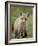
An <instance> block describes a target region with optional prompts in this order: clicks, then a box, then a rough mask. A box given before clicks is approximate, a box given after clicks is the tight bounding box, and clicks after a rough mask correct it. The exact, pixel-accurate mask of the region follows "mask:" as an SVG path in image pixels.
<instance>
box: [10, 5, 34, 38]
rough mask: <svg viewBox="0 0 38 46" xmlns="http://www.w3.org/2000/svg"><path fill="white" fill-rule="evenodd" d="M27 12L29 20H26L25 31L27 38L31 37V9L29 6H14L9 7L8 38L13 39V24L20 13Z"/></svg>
mask: <svg viewBox="0 0 38 46" xmlns="http://www.w3.org/2000/svg"><path fill="white" fill-rule="evenodd" d="M22 12H23V13H27V12H29V20H28V30H27V34H28V36H27V38H30V37H32V35H33V33H32V32H33V30H32V29H33V27H32V26H33V21H32V20H33V16H32V14H33V7H31V6H16V5H15V6H14V5H10V32H11V33H10V38H14V22H15V20H16V19H17V18H18V17H19V16H20V13H22Z"/></svg>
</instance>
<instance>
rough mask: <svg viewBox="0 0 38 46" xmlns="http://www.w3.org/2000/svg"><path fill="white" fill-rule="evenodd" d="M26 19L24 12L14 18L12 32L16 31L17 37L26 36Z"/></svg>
mask: <svg viewBox="0 0 38 46" xmlns="http://www.w3.org/2000/svg"><path fill="white" fill-rule="evenodd" d="M27 20H28V15H27V14H25V13H22V15H21V16H19V17H18V18H17V19H16V20H15V23H14V32H15V33H16V32H17V33H18V34H19V35H20V36H19V37H22V36H23V37H26V36H27V31H26V23H27ZM18 34H17V35H18ZM15 35H16V34H15Z"/></svg>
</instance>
